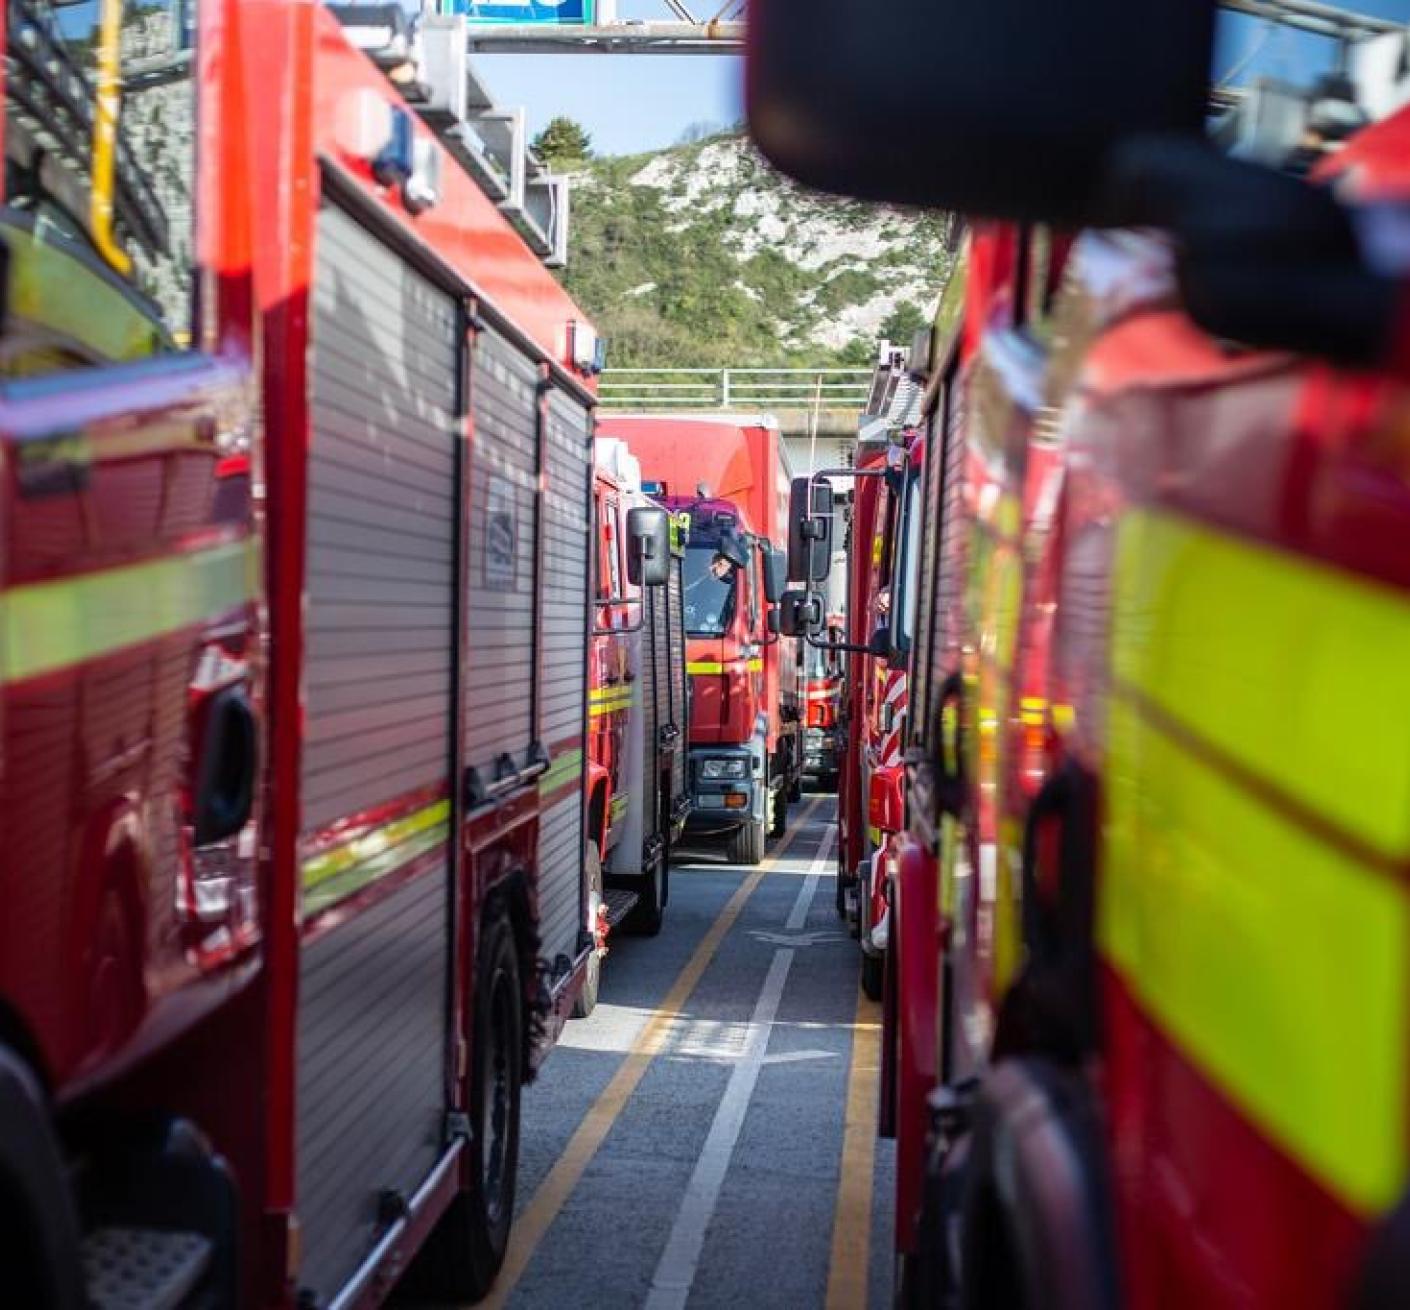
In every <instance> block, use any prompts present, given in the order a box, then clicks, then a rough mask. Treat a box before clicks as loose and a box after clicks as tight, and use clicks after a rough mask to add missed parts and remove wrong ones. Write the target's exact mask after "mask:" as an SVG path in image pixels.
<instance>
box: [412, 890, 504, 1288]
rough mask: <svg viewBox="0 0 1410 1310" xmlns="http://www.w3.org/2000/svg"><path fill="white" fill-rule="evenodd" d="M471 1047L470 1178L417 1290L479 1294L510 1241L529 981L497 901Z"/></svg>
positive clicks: (417, 1273) (486, 934) (480, 970)
mask: <svg viewBox="0 0 1410 1310" xmlns="http://www.w3.org/2000/svg"><path fill="white" fill-rule="evenodd" d="M479 955H480V959H479V963H478V966H477V968H476V970H475V995H474V998H473V1004H474V1013H475V1027H474V1034H473V1039H472V1046H471V1052H470V1141H469V1143H468V1146H467V1148H466V1149H467V1151H468V1153H469V1160H468V1163H469V1168H468V1170H467V1173H468V1174H469V1184H468V1186H467V1187H466V1189H465V1191H463V1192H461V1193H460V1194H459V1195H458V1196H457V1197H456V1199H455V1200H454V1202H452V1204H451V1207H450V1209H449V1210H447V1211H446V1213H445V1214H444V1215H443V1216H442V1218H441V1221H440V1223H439V1224H437V1226H436V1230H435V1232H433V1233H432V1234H431V1237H430V1239H429V1240H428V1241H427V1243H426V1247H425V1249H424V1250H423V1251H422V1253H421V1256H420V1257H419V1258H418V1260H417V1262H416V1265H415V1266H414V1267H413V1269H412V1271H411V1283H412V1286H413V1287H414V1289H415V1291H416V1292H417V1293H418V1294H420V1295H424V1296H426V1297H428V1298H439V1299H442V1300H446V1301H458V1302H460V1301H478V1300H480V1299H481V1298H482V1297H483V1296H485V1294H486V1293H487V1292H488V1291H489V1290H490V1288H491V1286H492V1285H493V1284H494V1280H495V1275H496V1274H498V1273H499V1269H500V1266H501V1265H502V1264H503V1263H504V1252H505V1249H506V1248H507V1247H508V1245H509V1226H510V1223H511V1221H512V1220H513V1218H514V1187H515V1181H516V1178H517V1175H518V1171H519V1093H520V1085H521V1082H522V1078H523V1071H524V1016H523V988H522V985H521V983H520V981H519V958H518V955H517V953H516V951H515V948H514V932H513V929H512V927H511V926H510V923H509V916H508V914H507V913H506V912H505V910H504V908H503V906H492V907H491V908H490V909H489V910H488V911H487V912H486V917H485V925H484V928H483V930H482V932H481V934H480V949H479Z"/></svg>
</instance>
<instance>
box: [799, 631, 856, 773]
mask: <svg viewBox="0 0 1410 1310" xmlns="http://www.w3.org/2000/svg"><path fill="white" fill-rule="evenodd" d="M845 632H846V618H845V616H844V614H843V613H842V612H841V611H837V612H834V613H831V614H829V615H828V616H827V618H826V620H825V621H824V623H823V644H822V645H820V646H814V645H811V644H807V645H805V646H804V648H803V776H804V777H805V778H812V779H814V780H815V781H816V782H817V784H818V786H819V787H820V788H821V789H822V790H823V791H836V790H837V786H838V772H839V770H840V768H841V765H842V757H843V754H844V752H845V750H846V737H845V735H844V733H843V731H842V713H841V712H842V699H843V684H844V681H845V679H846V660H845V658H844V655H843V652H841V651H840V650H837V649H831V650H829V649H828V647H829V646H831V647H836V646H837V644H838V642H839V641H841V640H843V639H844V634H845Z"/></svg>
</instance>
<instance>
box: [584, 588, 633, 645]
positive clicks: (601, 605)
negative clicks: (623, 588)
mask: <svg viewBox="0 0 1410 1310" xmlns="http://www.w3.org/2000/svg"><path fill="white" fill-rule="evenodd" d="M593 604H594V605H595V606H596V607H597V608H598V609H606V608H607V606H609V605H635V606H636V607H637V614H636V620H635V622H632V623H628V624H627V626H626V627H625V628H599V627H598V626H597V623H596V620H595V619H594V622H593V625H592V635H593V636H594V637H625V636H630V635H631V634H632V633H633V632H640V631H641V630H642V628H644V627H645V626H646V604H645V601H644V599H639V600H632V599H630V598H627V597H622V596H608V597H607V599H606V600H595V601H593Z"/></svg>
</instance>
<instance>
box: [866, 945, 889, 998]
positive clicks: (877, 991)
mask: <svg viewBox="0 0 1410 1310" xmlns="http://www.w3.org/2000/svg"><path fill="white" fill-rule="evenodd" d="M885 986H886V957H885V956H884V955H868V954H867V953H866V952H865V951H863V952H862V991H863V993H864V994H865V995H866V998H867V1000H869V1001H879V1000H880V999H881V997H882V994H883V990H884V988H885Z"/></svg>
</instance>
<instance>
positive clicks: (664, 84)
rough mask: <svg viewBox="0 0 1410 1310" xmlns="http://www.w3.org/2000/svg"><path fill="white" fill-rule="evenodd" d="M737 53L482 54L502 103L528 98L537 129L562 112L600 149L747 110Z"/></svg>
mask: <svg viewBox="0 0 1410 1310" xmlns="http://www.w3.org/2000/svg"><path fill="white" fill-rule="evenodd" d="M741 62H742V61H740V60H739V59H735V58H731V57H729V56H727V55H585V54H575V55H477V56H476V67H477V68H478V69H480V71H481V74H482V76H483V77H484V79H485V82H486V84H487V85H488V87H489V90H490V93H491V94H492V95H493V96H494V98H495V101H496V102H497V103H498V104H501V105H523V106H524V108H525V111H526V113H527V116H528V121H529V134H530V136H532V135H533V134H534V133H536V132H538V131H539V129H540V128H542V127H543V125H544V124H545V123H547V122H548V120H549V119H550V118H553V117H555V116H556V115H559V114H566V115H567V116H568V117H569V118H572V119H576V120H577V121H578V122H579V123H581V124H582V125H583V126H584V127H585V128H586V129H587V130H588V132H589V133H590V134H591V136H592V147H593V150H594V151H596V152H597V153H598V154H599V155H630V154H636V153H637V152H639V151H642V150H655V149H657V148H659V147H661V146H669V145H673V144H674V143H675V142H676V141H678V140H679V139H680V136H681V133H682V132H684V131H685V129H686V128H688V127H690V126H691V125H692V124H695V123H712V124H716V125H719V126H725V125H727V124H730V123H735V122H738V121H739V120H740V119H742V118H743V117H744V102H743V96H742V88H741V86H740V81H741V78H742V77H743V70H742V68H741V66H740V65H741Z"/></svg>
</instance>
